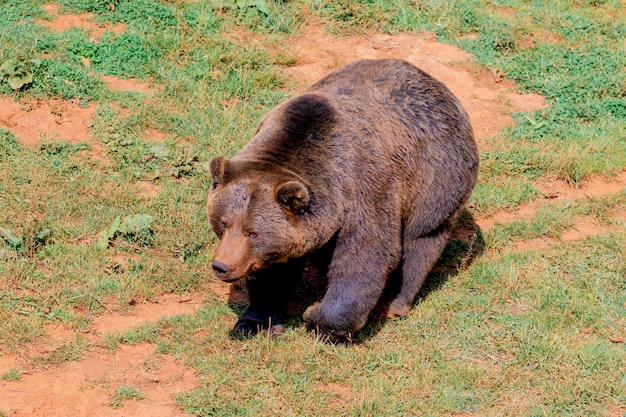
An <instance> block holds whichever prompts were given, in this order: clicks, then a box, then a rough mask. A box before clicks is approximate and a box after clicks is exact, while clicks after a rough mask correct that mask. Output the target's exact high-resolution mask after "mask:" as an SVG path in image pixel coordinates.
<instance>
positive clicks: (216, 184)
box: [211, 181, 219, 191]
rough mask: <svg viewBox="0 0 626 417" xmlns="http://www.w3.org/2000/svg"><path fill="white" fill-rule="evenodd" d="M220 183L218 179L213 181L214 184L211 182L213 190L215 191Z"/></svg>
mask: <svg viewBox="0 0 626 417" xmlns="http://www.w3.org/2000/svg"><path fill="white" fill-rule="evenodd" d="M218 185H219V183H218V182H217V181H213V184H211V190H213V191H215V189H216V188H217V186H218Z"/></svg>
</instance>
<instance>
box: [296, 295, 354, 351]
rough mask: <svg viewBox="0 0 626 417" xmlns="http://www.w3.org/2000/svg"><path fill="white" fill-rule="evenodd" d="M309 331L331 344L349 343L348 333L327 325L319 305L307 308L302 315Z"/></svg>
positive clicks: (349, 335) (350, 335) (350, 336)
mask: <svg viewBox="0 0 626 417" xmlns="http://www.w3.org/2000/svg"><path fill="white" fill-rule="evenodd" d="M302 318H303V319H304V322H305V323H306V326H307V328H308V329H309V331H311V332H313V333H315V334H317V335H321V336H322V337H324V338H325V339H326V340H328V341H329V342H332V343H337V342H343V341H350V340H351V339H352V334H351V333H350V332H346V331H341V330H338V329H337V328H335V327H334V326H331V325H329V324H328V322H327V321H326V320H325V318H324V315H323V313H322V311H321V309H320V303H319V302H318V303H315V304H313V305H311V306H309V307H308V308H307V309H306V310H305V311H304V314H303V315H302Z"/></svg>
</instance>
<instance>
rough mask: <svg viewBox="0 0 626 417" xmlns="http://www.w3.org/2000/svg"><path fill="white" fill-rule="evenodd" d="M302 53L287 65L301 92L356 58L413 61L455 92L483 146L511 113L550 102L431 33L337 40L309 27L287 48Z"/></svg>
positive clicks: (320, 28)
mask: <svg viewBox="0 0 626 417" xmlns="http://www.w3.org/2000/svg"><path fill="white" fill-rule="evenodd" d="M288 49H289V50H290V51H293V53H295V54H296V55H297V59H296V62H295V65H293V66H292V67H290V68H288V69H287V74H288V75H289V77H290V78H291V79H293V81H294V83H295V86H296V90H302V89H304V88H306V87H307V86H308V85H310V84H312V83H313V82H315V81H317V80H319V79H321V78H322V77H324V76H325V75H326V74H328V73H329V72H330V71H332V70H333V69H335V68H337V67H340V66H342V65H344V64H347V63H348V62H351V61H354V60H357V59H383V58H401V59H404V60H406V61H409V62H411V63H412V64H414V65H416V66H417V67H419V68H421V69H422V70H424V71H426V72H427V73H429V74H430V75H432V76H433V77H435V78H437V79H438V80H440V81H441V82H443V83H444V84H446V85H447V86H448V88H450V90H452V92H453V93H454V94H455V95H456V96H457V97H458V98H459V100H460V101H461V103H462V104H463V106H464V107H465V109H466V110H467V112H468V113H469V116H470V119H471V121H472V125H473V127H474V133H475V134H476V138H477V140H478V142H479V145H480V146H482V147H484V146H485V145H484V143H483V141H482V140H483V139H484V138H485V137H487V136H490V135H493V134H494V133H496V132H497V131H499V130H501V129H502V128H504V127H507V126H511V125H513V124H514V121H513V118H512V117H511V113H514V112H522V111H532V110H538V109H541V108H543V107H545V106H546V104H545V102H544V99H543V98H542V97H541V96H539V95H537V94H521V93H520V92H519V91H517V90H516V88H515V85H514V84H513V83H512V82H510V81H506V80H504V79H502V78H501V77H499V76H497V74H496V75H494V74H493V73H490V72H489V71H486V70H484V69H483V70H478V69H477V68H478V66H477V64H476V63H475V61H474V59H473V56H472V55H471V54H468V53H467V52H465V51H463V50H461V49H459V48H457V47H455V46H451V45H446V44H442V43H439V42H437V41H436V40H435V39H434V37H433V35H430V34H426V33H424V34H419V35H415V34H400V35H386V34H381V33H378V32H369V33H366V34H363V35H352V36H347V37H342V38H338V37H335V36H332V35H329V34H327V33H326V32H325V31H324V28H323V26H321V25H315V24H312V25H311V24H309V25H305V26H304V27H303V28H302V29H301V31H300V34H299V36H298V37H296V38H294V40H293V41H292V44H291V45H289V48H288Z"/></svg>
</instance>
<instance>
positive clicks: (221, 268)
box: [211, 260, 229, 275]
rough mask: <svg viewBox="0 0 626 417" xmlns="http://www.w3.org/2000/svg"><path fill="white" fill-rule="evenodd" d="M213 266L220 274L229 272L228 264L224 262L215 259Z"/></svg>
mask: <svg viewBox="0 0 626 417" xmlns="http://www.w3.org/2000/svg"><path fill="white" fill-rule="evenodd" d="M211 266H212V267H213V270H214V271H215V272H216V273H217V274H218V275H224V274H226V273H227V272H228V269H229V268H228V265H226V264H225V263H223V262H220V261H215V260H214V261H213V263H212V264H211Z"/></svg>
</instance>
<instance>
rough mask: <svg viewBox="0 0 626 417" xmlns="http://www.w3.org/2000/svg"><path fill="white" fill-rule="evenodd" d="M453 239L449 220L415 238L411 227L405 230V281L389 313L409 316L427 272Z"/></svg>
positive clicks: (403, 274)
mask: <svg viewBox="0 0 626 417" xmlns="http://www.w3.org/2000/svg"><path fill="white" fill-rule="evenodd" d="M449 238H450V226H449V222H446V224H444V225H442V226H440V227H439V228H438V229H436V230H434V231H433V232H431V233H429V234H427V235H424V236H419V237H412V236H411V234H410V230H406V231H405V234H404V242H403V247H402V260H403V262H402V283H401V284H400V289H399V292H398V294H397V295H395V297H394V298H393V299H392V300H391V301H390V303H389V304H388V307H387V308H386V310H387V314H389V315H392V316H394V315H397V316H405V315H407V314H408V313H409V312H410V311H411V307H413V300H414V299H415V296H416V295H417V293H418V292H419V290H420V288H421V286H422V284H423V283H424V280H425V279H426V275H428V272H430V270H431V269H432V267H433V266H434V265H435V263H436V262H437V259H439V256H441V253H442V252H443V249H444V248H445V246H446V243H447V241H448V239H449Z"/></svg>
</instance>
